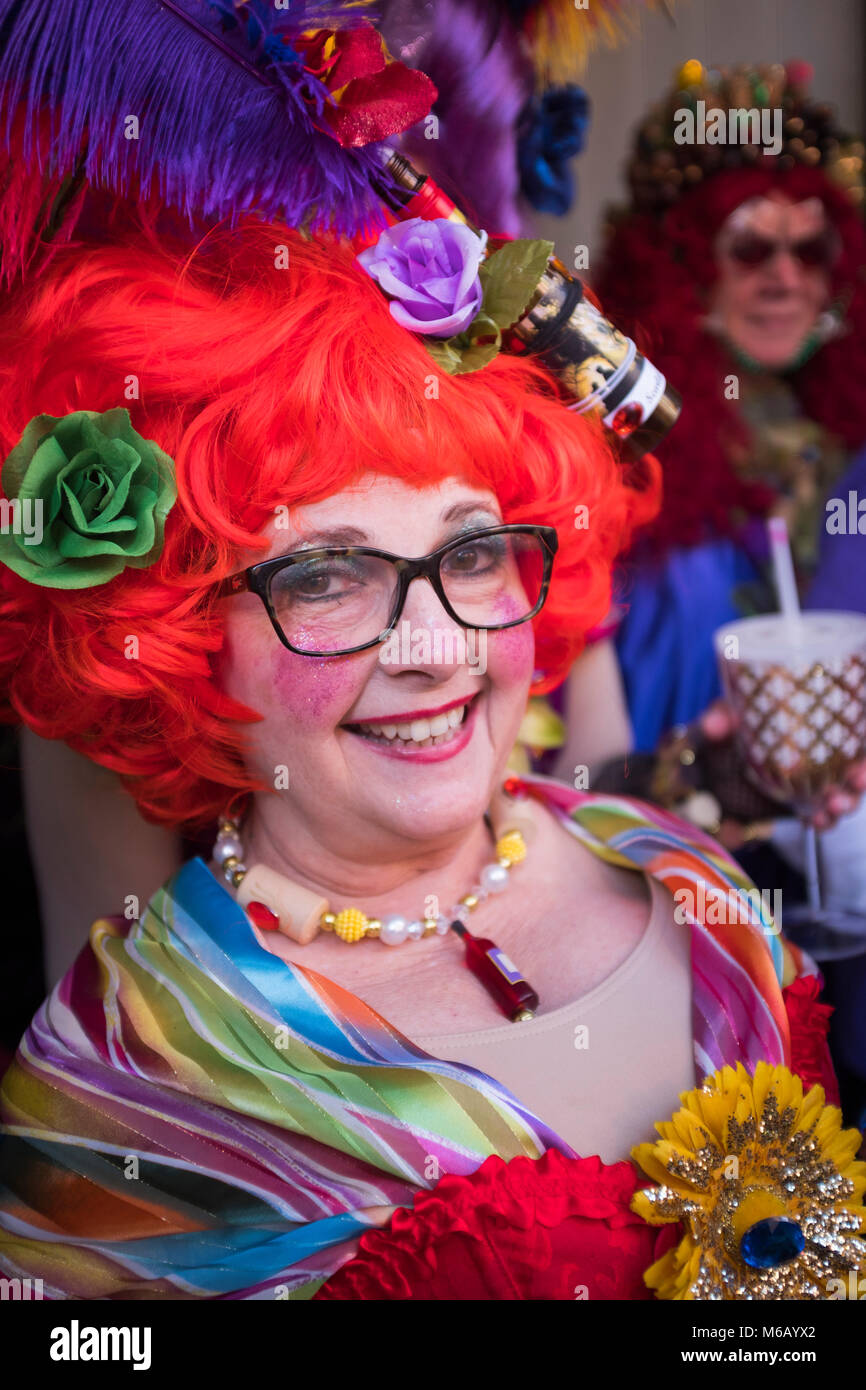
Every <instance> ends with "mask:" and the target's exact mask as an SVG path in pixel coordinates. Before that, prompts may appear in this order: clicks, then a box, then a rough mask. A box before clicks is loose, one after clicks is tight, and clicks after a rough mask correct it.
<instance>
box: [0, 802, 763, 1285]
mask: <svg viewBox="0 0 866 1390" xmlns="http://www.w3.org/2000/svg"><path fill="white" fill-rule="evenodd" d="M523 785H524V789H525V790H526V791H527V792H528V793H529V794H530V795H532V796H534V797H537V798H538V799H539V800H541V801H542V802H543V803H544V804H546V805H547V806H548V807H549V808H550V810H551V811H552V812H553V813H554V814H556V815H557V816H558V817H559V818H560V819H561V820H562V822H563V824H565V825H566V826H567V827H568V829H569V830H570V831H571V832H572V833H573V834H574V836H575V838H576V839H578V840H580V841H581V842H582V843H583V844H584V845H585V846H586V847H587V848H589V849H590V850H592V851H594V852H595V853H597V854H599V855H601V856H602V857H603V858H604V859H606V860H608V861H609V862H611V863H614V864H618V865H623V866H627V867H631V868H633V869H635V870H641V871H643V872H644V873H647V874H651V875H653V876H654V877H655V878H658V879H659V880H661V882H663V883H664V884H665V885H666V886H667V887H668V888H669V889H670V890H671V891H672V892H674V891H675V890H677V889H680V888H691V889H695V887H696V885H697V884H698V883H699V882H700V881H703V882H704V884H705V885H706V892H711V891H712V890H713V889H715V890H717V891H718V893H719V894H721V895H727V894H730V893H731V892H732V891H733V890H745V891H748V889H749V886H750V885H749V883H748V880H747V879H746V878H745V877H744V876H743V874H742V873H741V871H740V870H739V868H738V867H737V866H736V865H735V864H734V862H733V861H732V860H731V859H730V858H728V856H727V855H726V854H725V853H724V852H723V851H722V850H720V848H719V846H718V845H717V844H716V843H715V842H714V841H712V840H710V839H708V838H707V837H705V836H704V835H702V834H700V833H699V832H696V831H694V830H693V829H691V828H690V827H687V826H686V825H684V824H683V823H682V822H680V821H677V820H675V819H673V818H672V817H670V816H668V815H666V814H665V813H663V812H661V811H659V810H658V809H656V808H654V807H650V806H647V805H644V804H642V803H640V802H634V801H628V800H624V799H620V798H614V797H604V796H597V795H593V794H588V793H579V792H574V791H572V790H571V789H569V788H567V787H565V786H562V785H561V784H559V783H556V782H551V781H549V780H547V779H542V778H525V779H523ZM678 901H680V900H679V899H678ZM705 915H707V916H709V915H710V914H705ZM729 915H730V914H729ZM733 916H734V920H735V921H736V920H737V914H733ZM767 926H768V923H767V921H766V920H764V921H762V920H760V912H759V911H756V915H755V921H754V924H752V925H749V924H741V925H734V926H730V925H729V926H716V925H709V924H707V923H706V922H700V921H694V922H693V923H692V925H691V928H690V930H691V938H692V961H693V969H694V989H693V1000H694V1044H695V1064H696V1076H697V1078H698V1079H699V1080H700V1079H702V1078H703V1076H704V1075H705V1074H706V1073H707V1072H708V1071H712V1070H715V1069H716V1068H717V1067H719V1066H721V1065H723V1064H724V1063H732V1062H735V1061H737V1060H742V1061H743V1062H745V1063H746V1065H748V1066H752V1065H753V1064H754V1063H756V1062H757V1061H758V1060H759V1059H760V1058H765V1059H767V1060H769V1061H771V1062H787V1061H789V1060H790V1058H789V1038H788V1028H787V1021H786V1015H785V1009H784V1005H783V1000H782V995H781V988H780V985H781V972H782V963H783V962H782V956H783V951H782V946H781V943H780V940H779V938H778V936H776V935H774V934H772V932H770V933H768V932H767V930H766V927H767ZM0 1100H2V1110H0V1118H2V1120H3V1131H2V1133H3V1138H2V1143H0V1269H2V1270H3V1272H4V1273H5V1274H6V1275H11V1276H16V1275H17V1276H19V1277H27V1276H29V1277H31V1278H34V1277H35V1278H40V1279H42V1281H43V1289H44V1294H45V1297H47V1298H124V1297H129V1298H132V1297H135V1298H142V1297H144V1298H148V1297H149V1298H158V1297H163V1298H165V1297H168V1298H172V1299H183V1298H228V1299H249V1298H257V1297H258V1298H274V1297H284V1298H308V1297H310V1296H311V1295H312V1294H313V1293H314V1292H315V1290H316V1289H317V1288H318V1287H319V1285H320V1284H321V1282H322V1281H323V1280H324V1279H325V1278H327V1276H328V1275H329V1274H330V1273H332V1272H333V1271H334V1270H335V1269H336V1268H338V1266H339V1265H340V1264H341V1263H342V1262H343V1260H344V1259H345V1258H346V1257H347V1254H348V1253H349V1252H350V1251H351V1250H352V1249H353V1248H354V1242H355V1240H356V1239H357V1237H358V1235H359V1234H360V1233H361V1232H363V1231H364V1230H365V1229H366V1228H367V1227H368V1226H369V1225H370V1224H371V1223H372V1222H373V1221H375V1220H376V1219H377V1213H376V1212H375V1209H376V1208H382V1207H383V1206H385V1207H390V1206H394V1205H409V1204H411V1202H412V1198H413V1194H414V1193H415V1192H416V1191H417V1189H418V1188H422V1187H424V1188H429V1187H432V1186H433V1185H434V1183H435V1181H436V1179H437V1178H438V1176H440V1175H441V1174H443V1173H446V1172H449V1173H470V1172H473V1171H474V1170H475V1169H476V1168H477V1167H478V1166H479V1165H480V1164H481V1163H482V1162H483V1160H484V1159H485V1158H486V1157H487V1156H488V1155H490V1154H493V1153H496V1154H499V1155H501V1156H502V1157H503V1158H506V1159H508V1158H511V1157H513V1156H515V1155H518V1154H526V1155H529V1156H531V1157H537V1156H538V1155H540V1154H541V1153H543V1152H544V1150H545V1149H546V1148H548V1147H554V1148H557V1149H559V1150H560V1151H561V1152H563V1153H565V1154H568V1155H573V1150H572V1149H571V1148H570V1147H569V1145H568V1144H566V1143H565V1142H564V1141H563V1140H562V1139H561V1138H560V1137H559V1136H558V1135H557V1134H555V1133H554V1132H553V1131H552V1130H551V1129H550V1128H549V1126H548V1125H546V1124H545V1123H544V1121H543V1120H542V1119H541V1118H540V1117H539V1116H537V1115H534V1114H533V1113H532V1112H531V1111H530V1110H528V1109H527V1108H526V1107H525V1106H524V1105H522V1104H521V1103H520V1102H519V1101H518V1100H516V1099H515V1097H514V1096H512V1095H511V1094H510V1092H508V1091H507V1090H506V1089H505V1088H504V1087H503V1086H501V1085H500V1084H499V1083H498V1082H497V1081H495V1080H494V1079H493V1078H492V1077H489V1076H485V1075H483V1074H482V1073H481V1072H479V1071H476V1070H474V1069H473V1068H471V1067H468V1066H461V1065H458V1064H456V1063H452V1062H445V1061H439V1060H437V1059H436V1058H435V1057H431V1056H430V1055H429V1054H427V1053H425V1052H423V1051H422V1050H421V1049H420V1048H418V1047H416V1046H415V1045H414V1044H413V1043H411V1042H410V1041H409V1040H408V1039H407V1038H405V1037H403V1035H402V1034H401V1033H399V1032H398V1031H397V1029H395V1028H393V1027H392V1026H391V1025H390V1024H389V1023H388V1022H387V1021H386V1020H385V1019H384V1018H382V1017H380V1015H378V1014H376V1013H374V1012H373V1011H372V1010H371V1009H370V1008H368V1007H367V1005H366V1004H364V1003H362V1001H361V1000H360V999H357V998H356V997H355V996H354V995H352V994H350V993H349V992H348V991H346V990H345V989H342V988H340V987H339V986H338V985H335V984H332V983H331V981H329V980H327V979H325V978H324V977H323V976H321V975H318V974H316V973H314V972H313V971H310V970H307V969H305V968H303V967H302V966H290V965H287V964H286V963H285V962H284V961H282V960H280V959H279V958H277V957H276V956H274V955H271V954H270V953H269V952H267V951H265V950H263V949H262V948H261V947H260V946H259V945H258V943H257V941H256V939H255V937H254V935H253V933H252V931H251V928H250V926H249V923H248V921H247V918H246V917H245V915H244V913H243V912H242V911H241V909H240V908H239V907H238V906H237V904H236V903H235V902H234V900H233V898H232V897H231V895H230V894H229V893H228V892H227V891H226V890H225V889H224V888H223V887H222V886H221V885H220V883H219V882H217V880H216V879H215V878H214V877H213V876H212V875H211V873H210V872H209V870H208V869H207V867H206V866H205V864H204V863H203V862H202V861H201V860H200V859H194V860H192V861H191V862H189V863H188V864H186V865H185V866H184V867H183V868H182V869H181V870H180V871H179V872H178V873H177V874H175V876H174V877H173V878H172V879H171V880H170V881H169V882H168V883H167V884H166V885H165V887H163V888H162V889H160V890H159V892H157V893H156V894H155V896H154V897H153V899H152V900H151V902H150V903H149V904H148V906H147V908H146V909H145V911H144V913H143V915H142V917H141V920H140V921H139V922H135V923H131V924H130V923H128V922H123V921H121V920H119V919H111V920H102V921H98V922H95V923H94V925H93V927H92V929H91V932H90V943H89V946H88V947H86V948H85V949H84V950H83V951H82V953H81V955H80V956H79V958H78V960H77V961H76V963H75V965H74V966H73V967H72V969H71V970H70V971H69V973H68V974H67V975H66V976H65V977H64V979H63V980H61V982H60V983H59V984H58V985H57V987H56V988H55V990H54V991H53V993H52V994H51V995H50V997H49V998H48V999H47V1000H46V1002H45V1003H44V1004H43V1006H42V1008H41V1009H40V1010H39V1012H38V1013H37V1014H36V1017H35V1018H34V1020H33V1022H32V1024H31V1025H30V1028H29V1029H28V1031H27V1033H26V1034H25V1036H24V1038H23V1039H22V1042H21V1045H20V1047H19V1050H18V1054H17V1056H16V1058H15V1061H14V1062H13V1064H12V1066H11V1067H10V1069H9V1071H8V1072H7V1073H6V1076H5V1078H4V1080H3V1085H2V1092H0Z"/></svg>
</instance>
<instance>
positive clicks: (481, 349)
mask: <svg viewBox="0 0 866 1390" xmlns="http://www.w3.org/2000/svg"><path fill="white" fill-rule="evenodd" d="M498 352H499V349H498V347H497V346H496V344H495V343H474V344H473V345H472V347H470V348H467V349H466V351H465V352H464V353H461V356H460V365H459V366H458V367H455V368H454V375H455V376H462V375H463V373H464V372H477V371H478V368H479V367H486V365H487V363H488V362H492V361H493V359H494V357H496V356H497V354H498Z"/></svg>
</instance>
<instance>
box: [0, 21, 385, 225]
mask: <svg viewBox="0 0 866 1390" xmlns="http://www.w3.org/2000/svg"><path fill="white" fill-rule="evenodd" d="M372 13H373V11H372V10H371V9H370V8H362V9H360V10H357V9H354V8H351V7H347V6H345V5H341V4H339V3H334V0H331V3H330V4H328V3H318V0H290V7H289V8H288V9H277V8H276V7H275V6H274V4H273V3H272V2H271V0H248V3H246V4H242V5H235V4H233V3H232V0H57V3H46V2H45V0H0V145H3V144H5V147H6V149H7V151H11V150H12V148H13V120H15V121H16V122H17V129H18V130H19V131H20V129H21V111H22V107H23V110H24V113H25V115H24V124H23V131H24V135H23V144H24V155H25V158H26V159H28V161H32V162H33V163H35V164H36V165H37V167H38V169H39V171H40V172H41V173H42V175H43V176H44V177H45V178H46V179H52V180H56V179H58V178H62V177H65V176H67V175H70V174H72V173H73V172H74V171H78V173H79V175H80V174H83V175H84V177H85V178H86V179H87V180H88V181H89V183H90V185H91V186H92V187H94V188H105V189H108V190H109V191H110V192H111V193H113V194H117V195H129V196H133V197H143V198H148V197H150V196H156V197H158V198H160V199H161V200H162V201H163V202H164V203H166V204H168V205H169V206H171V207H174V208H176V209H178V210H179V211H180V212H182V213H183V214H184V215H185V216H186V217H187V218H188V219H189V220H190V222H191V223H198V222H199V221H200V220H204V221H211V220H215V219H223V218H229V219H232V218H234V217H235V216H237V215H238V214H239V213H242V212H244V211H247V210H249V209H253V208H254V209H257V210H258V211H260V212H261V213H263V214H264V215H265V216H269V217H276V218H279V219H282V220H284V221H285V222H287V223H288V224H289V225H291V226H299V225H301V224H308V225H310V227H311V228H312V229H313V230H319V229H323V228H326V227H329V228H332V229H334V230H335V231H337V232H340V233H343V234H347V235H352V234H354V233H356V232H358V231H362V230H367V229H369V228H370V227H375V226H381V225H382V224H383V217H382V212H381V204H380V202H379V198H378V196H377V194H376V193H375V192H374V191H373V189H372V187H371V180H372V178H373V177H374V176H375V175H379V174H380V171H381V162H380V157H379V155H378V152H377V151H378V147H377V146H374V145H369V146H365V147H363V148H360V149H359V148H353V149H344V148H343V147H341V146H340V144H339V143H338V142H337V140H336V139H335V138H334V137H333V135H332V134H330V133H329V132H328V131H327V129H326V128H325V127H324V124H323V122H322V121H321V119H320V117H321V112H322V110H323V109H324V106H325V103H326V102H328V101H330V100H331V98H330V96H329V95H328V93H327V90H326V89H325V87H324V86H323V85H322V84H321V83H320V82H319V81H318V79H317V78H315V77H314V76H312V75H311V74H310V73H308V72H304V70H303V67H302V64H301V62H300V60H299V59H298V55H297V54H296V53H295V52H294V51H293V49H292V46H291V44H292V35H293V33H294V34H295V35H297V34H298V33H299V32H300V31H302V30H304V29H315V28H346V27H349V26H351V25H354V24H357V23H361V22H363V21H364V20H365V18H367V17H369V16H370V15H371V14H372ZM46 112H47V134H46V124H45V121H46ZM132 117H135V118H136V120H137V132H136V128H135V125H134V124H133V122H132V120H131V119H130V118H132ZM317 118H318V119H317ZM25 235H26V231H25Z"/></svg>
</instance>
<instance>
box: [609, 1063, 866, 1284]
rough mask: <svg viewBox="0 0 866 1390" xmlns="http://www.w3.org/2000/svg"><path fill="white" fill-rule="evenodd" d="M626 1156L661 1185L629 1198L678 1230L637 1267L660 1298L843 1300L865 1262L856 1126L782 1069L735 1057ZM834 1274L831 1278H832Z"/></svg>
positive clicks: (865, 1178) (652, 1219) (863, 1178)
mask: <svg viewBox="0 0 866 1390" xmlns="http://www.w3.org/2000/svg"><path fill="white" fill-rule="evenodd" d="M680 1102H681V1104H682V1109H681V1110H678V1111H677V1113H676V1114H675V1115H674V1116H673V1118H672V1119H671V1120H668V1121H665V1122H664V1123H662V1124H658V1125H656V1129H657V1130H658V1132H659V1134H660V1135H661V1139H659V1140H657V1141H656V1142H655V1143H651V1144H639V1145H638V1146H637V1148H635V1149H633V1150H632V1157H633V1158H634V1160H635V1162H636V1163H638V1164H639V1165H640V1167H641V1168H642V1169H643V1170H644V1172H645V1173H646V1174H647V1175H648V1177H650V1178H652V1179H653V1181H654V1182H657V1183H659V1184H661V1185H660V1186H659V1187H656V1188H646V1189H644V1190H643V1191H641V1192H637V1193H635V1196H634V1198H633V1200H632V1209H633V1210H634V1211H636V1212H637V1213H638V1214H639V1215H640V1216H642V1217H643V1218H644V1220H645V1221H648V1222H649V1223H650V1224H651V1225H654V1226H660V1225H663V1224H664V1223H665V1222H668V1221H682V1222H683V1223H684V1226H685V1231H686V1234H685V1235H684V1236H683V1238H682V1240H681V1241H680V1243H679V1245H678V1246H677V1247H676V1248H675V1249H673V1250H670V1251H669V1252H668V1253H667V1254H666V1255H664V1256H663V1257H662V1258H661V1259H660V1260H657V1261H656V1263H655V1264H654V1265H651V1266H650V1268H649V1269H648V1270H647V1271H646V1274H645V1275H644V1279H645V1281H646V1283H647V1285H648V1286H649V1287H650V1288H651V1289H655V1291H656V1296H657V1297H658V1298H674V1299H679V1298H686V1299H749V1298H753V1299H761V1298H766V1299H788V1298H791V1299H810V1298H834V1297H840V1296H842V1297H844V1296H846V1295H844V1294H842V1295H840V1294H839V1293H838V1292H834V1288H837V1289H838V1288H841V1287H842V1286H843V1281H847V1284H848V1286H850V1285H851V1283H852V1276H853V1283H854V1287H855V1288H856V1286H857V1285H856V1277H857V1273H858V1272H859V1271H860V1270H861V1269H862V1268H863V1267H864V1265H866V1244H864V1242H863V1240H862V1239H861V1238H860V1236H859V1234H858V1233H859V1232H862V1231H866V1209H864V1207H863V1204H862V1203H863V1194H864V1192H866V1163H858V1162H856V1161H855V1154H856V1153H857V1150H858V1148H859V1146H860V1143H861V1135H860V1133H859V1131H858V1130H856V1129H848V1130H843V1129H842V1115H841V1112H840V1111H839V1110H837V1109H836V1108H835V1107H834V1106H828V1105H825V1104H824V1091H823V1089H822V1087H820V1086H813V1087H812V1088H811V1090H809V1091H808V1092H807V1093H806V1094H805V1095H804V1094H803V1083H802V1082H801V1081H800V1079H799V1077H796V1076H794V1075H793V1074H792V1073H791V1072H790V1071H789V1070H788V1069H787V1067H773V1066H770V1065H769V1064H768V1063H767V1062H759V1063H758V1065H757V1067H756V1069H755V1074H754V1076H750V1075H749V1073H748V1072H747V1071H746V1069H745V1067H743V1065H742V1064H741V1063H738V1064H737V1066H736V1068H734V1067H724V1068H723V1069H722V1070H721V1071H717V1072H716V1073H715V1075H713V1076H710V1077H707V1079H706V1080H705V1081H704V1084H703V1086H701V1087H699V1088H698V1089H697V1090H694V1091H687V1092H686V1093H685V1094H683V1095H682V1096H680ZM833 1281H836V1282H835V1284H834V1282H833Z"/></svg>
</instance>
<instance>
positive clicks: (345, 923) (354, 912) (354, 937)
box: [334, 907, 367, 941]
mask: <svg viewBox="0 0 866 1390" xmlns="http://www.w3.org/2000/svg"><path fill="white" fill-rule="evenodd" d="M366 930H367V917H366V915H365V913H363V912H362V911H361V909H360V908H359V907H344V908H343V911H342V912H338V913H337V915H336V917H335V918H334V931H335V932H336V933H337V936H339V937H340V938H341V940H343V941H360V940H361V937H362V936H363V935H364V933H365V931H366Z"/></svg>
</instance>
